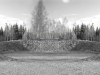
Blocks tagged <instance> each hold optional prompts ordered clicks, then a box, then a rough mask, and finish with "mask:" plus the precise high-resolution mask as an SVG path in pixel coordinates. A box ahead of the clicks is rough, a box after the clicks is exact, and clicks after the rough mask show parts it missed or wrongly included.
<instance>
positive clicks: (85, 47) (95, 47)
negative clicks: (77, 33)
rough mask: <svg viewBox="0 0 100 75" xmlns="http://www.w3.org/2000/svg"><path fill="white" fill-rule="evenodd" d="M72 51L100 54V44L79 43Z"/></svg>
mask: <svg viewBox="0 0 100 75" xmlns="http://www.w3.org/2000/svg"><path fill="white" fill-rule="evenodd" d="M71 51H81V52H89V53H91V52H92V53H100V43H99V42H95V41H78V43H77V45H76V46H75V47H74V48H73V49H72V50H71Z"/></svg>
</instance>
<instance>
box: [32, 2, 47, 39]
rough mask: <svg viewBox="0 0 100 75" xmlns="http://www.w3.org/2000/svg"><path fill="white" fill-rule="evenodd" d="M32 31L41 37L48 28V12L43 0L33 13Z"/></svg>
mask: <svg viewBox="0 0 100 75" xmlns="http://www.w3.org/2000/svg"><path fill="white" fill-rule="evenodd" d="M31 25H32V31H33V33H34V34H36V36H37V38H41V37H42V35H43V33H45V32H46V29H47V26H46V25H47V12H46V9H45V6H44V3H43V0H39V2H38V4H37V6H36V7H35V10H34V12H33V13H32V20H31Z"/></svg>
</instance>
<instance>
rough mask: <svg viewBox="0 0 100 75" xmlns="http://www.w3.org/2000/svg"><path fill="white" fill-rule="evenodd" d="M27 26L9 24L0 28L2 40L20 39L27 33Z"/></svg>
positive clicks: (0, 39)
mask: <svg viewBox="0 0 100 75" xmlns="http://www.w3.org/2000/svg"><path fill="white" fill-rule="evenodd" d="M25 31H26V28H25V27H24V26H23V25H20V26H18V24H17V23H16V24H14V25H10V26H9V25H7V23H6V26H5V28H4V29H3V28H2V27H1V28H0V41H10V40H20V39H22V37H23V34H24V33H25Z"/></svg>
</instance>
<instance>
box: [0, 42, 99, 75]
mask: <svg viewBox="0 0 100 75" xmlns="http://www.w3.org/2000/svg"><path fill="white" fill-rule="evenodd" d="M84 45H85V46H84ZM93 45H94V46H93ZM11 46H13V47H11ZM95 46H96V47H95ZM92 48H93V49H92ZM0 49H1V51H2V50H3V49H4V51H6V50H7V51H8V52H9V53H8V52H7V53H5V52H4V53H3V54H1V55H0V75H100V61H99V60H100V55H99V54H98V55H97V54H94V52H93V53H91V51H95V50H96V51H99V50H98V49H100V48H99V43H96V42H86V41H80V44H78V45H77V46H76V47H75V48H74V51H70V52H68V53H57V54H56V53H47V54H45V53H34V52H33V53H32V52H29V51H23V49H24V48H23V46H22V45H21V44H19V43H18V41H13V42H2V43H0ZM10 49H12V50H13V51H14V52H13V53H10ZM21 49H22V50H21ZM75 49H77V50H76V51H75ZM85 50H88V51H90V52H86V51H85ZM20 51H21V52H20ZM51 60H52V61H51ZM76 60H77V61H76ZM97 60H98V61H97Z"/></svg>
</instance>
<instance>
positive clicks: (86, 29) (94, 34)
mask: <svg viewBox="0 0 100 75" xmlns="http://www.w3.org/2000/svg"><path fill="white" fill-rule="evenodd" d="M73 31H74V32H75V35H76V37H77V39H79V40H89V41H98V42H100V28H99V27H97V28H94V25H93V23H92V25H85V24H83V23H82V24H81V26H79V25H76V26H75V27H74V28H73Z"/></svg>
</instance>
